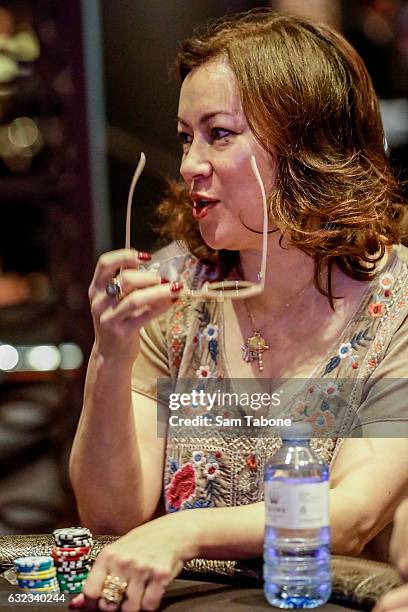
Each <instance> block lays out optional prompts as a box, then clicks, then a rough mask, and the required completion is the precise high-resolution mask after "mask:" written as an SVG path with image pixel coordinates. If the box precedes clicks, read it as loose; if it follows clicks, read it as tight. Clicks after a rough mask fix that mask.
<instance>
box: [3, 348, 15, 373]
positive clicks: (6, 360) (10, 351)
mask: <svg viewBox="0 0 408 612" xmlns="http://www.w3.org/2000/svg"><path fill="white" fill-rule="evenodd" d="M18 359H19V357H18V351H17V349H15V348H14V346H11V345H10V344H2V345H1V346H0V370H4V371H8V370H12V369H13V368H15V367H16V365H17V364H18Z"/></svg>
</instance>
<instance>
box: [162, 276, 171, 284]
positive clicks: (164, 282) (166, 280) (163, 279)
mask: <svg viewBox="0 0 408 612" xmlns="http://www.w3.org/2000/svg"><path fill="white" fill-rule="evenodd" d="M169 282H170V281H169V279H168V278H166V277H165V276H162V278H161V280H160V283H161V284H162V285H166V284H167V283H169Z"/></svg>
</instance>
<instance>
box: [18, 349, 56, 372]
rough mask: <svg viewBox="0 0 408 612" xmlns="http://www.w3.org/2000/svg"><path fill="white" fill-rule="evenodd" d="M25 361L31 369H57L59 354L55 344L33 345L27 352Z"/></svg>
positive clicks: (47, 370)
mask: <svg viewBox="0 0 408 612" xmlns="http://www.w3.org/2000/svg"><path fill="white" fill-rule="evenodd" d="M26 361H27V363H28V365H29V366H30V367H31V368H32V369H33V370H39V371H41V372H49V371H51V370H57V369H58V367H59V365H60V363H61V355H60V352H59V350H58V349H57V347H56V346H52V345H50V344H49V345H44V346H35V347H34V348H32V349H30V350H29V351H28V352H27V355H26Z"/></svg>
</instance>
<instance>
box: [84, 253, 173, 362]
mask: <svg viewBox="0 0 408 612" xmlns="http://www.w3.org/2000/svg"><path fill="white" fill-rule="evenodd" d="M148 257H149V256H148V255H147V254H146V253H141V252H140V251H135V250H133V249H122V250H118V251H111V252H109V253H104V254H103V255H101V257H100V258H99V260H98V263H97V265H96V268H95V273H94V277H93V279H92V282H91V285H90V287H89V300H90V303H91V311H92V317H93V322H94V327H95V338H96V342H95V348H96V352H97V354H98V355H101V356H103V357H104V358H105V359H106V358H109V357H113V358H115V359H117V358H118V357H120V358H126V359H127V360H128V361H129V363H132V362H133V361H134V359H135V358H136V356H137V353H138V349H139V334H138V333H137V332H138V331H139V330H140V328H141V327H142V325H145V324H146V323H147V322H148V321H149V320H150V319H153V318H154V317H157V316H159V315H160V314H162V313H163V312H165V311H166V310H167V308H169V306H170V305H171V300H172V298H174V297H177V295H178V291H179V289H180V288H181V284H180V283H170V284H169V283H168V282H166V281H165V284H163V279H161V278H160V276H159V275H158V274H157V273H156V272H147V271H142V270H140V271H139V270H138V267H139V265H140V264H142V263H146V260H147V259H148ZM118 270H120V272H119V274H118V280H119V282H120V286H121V290H122V293H121V296H120V299H118V298H116V297H110V296H109V295H108V294H107V293H106V284H107V282H108V281H109V280H110V279H112V278H113V277H114V276H115V275H116V273H117V272H118ZM164 280H165V279H164Z"/></svg>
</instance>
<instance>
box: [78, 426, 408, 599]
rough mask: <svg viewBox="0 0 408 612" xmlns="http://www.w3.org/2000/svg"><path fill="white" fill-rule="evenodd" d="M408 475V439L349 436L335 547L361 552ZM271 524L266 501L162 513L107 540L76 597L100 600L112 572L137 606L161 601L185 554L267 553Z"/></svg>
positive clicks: (335, 485) (333, 511) (336, 494)
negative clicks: (111, 541)
mask: <svg viewBox="0 0 408 612" xmlns="http://www.w3.org/2000/svg"><path fill="white" fill-rule="evenodd" d="M407 483H408V440H406V439H378V438H377V439H375V438H374V439H349V440H346V441H345V442H344V443H343V445H342V448H341V451H340V452H339V455H338V457H337V459H336V462H335V465H334V467H333V472H332V481H331V484H332V489H331V492H330V524H331V531H332V551H333V552H334V553H339V554H347V555H357V554H359V553H360V552H361V551H362V549H363V548H364V546H365V544H366V543H367V542H369V541H370V539H371V538H373V537H374V536H375V535H376V534H377V533H378V532H379V531H380V530H381V529H382V528H383V527H384V526H385V525H387V524H388V523H389V522H390V520H391V519H392V515H393V513H394V510H395V507H396V506H397V505H398V503H399V501H400V500H401V499H402V498H403V497H404V495H405V494H406V487H407ZM264 525H265V510H264V504H263V503H257V504H251V505H247V506H236V507H232V508H230V507H225V508H203V509H197V510H185V511H182V512H177V513H172V514H169V515H166V516H162V517H160V518H158V519H155V520H154V521H151V522H149V523H147V524H145V525H142V526H141V527H138V528H136V529H133V530H132V531H131V532H129V533H128V534H126V535H125V536H124V537H123V538H120V539H119V540H118V541H117V542H115V543H114V544H111V545H110V546H107V547H106V548H105V549H104V550H103V552H102V553H101V554H100V555H99V557H98V558H97V560H96V563H95V565H94V567H93V570H92V572H91V574H90V576H89V578H88V580H87V582H86V585H85V587H84V591H83V595H80V596H78V597H76V598H75V599H74V603H73V605H74V606H75V607H81V606H82V605H83V604H84V603H88V604H91V605H92V604H94V603H95V602H96V601H97V600H98V598H99V597H100V594H101V591H102V588H103V581H104V578H105V576H106V575H107V574H110V575H114V576H120V578H121V579H122V580H125V581H126V582H128V584H129V587H128V590H127V598H128V599H127V603H128V604H129V606H133V607H132V609H135V610H138V609H140V608H144V607H145V606H146V607H147V609H155V606H156V607H157V606H158V605H159V601H160V598H161V597H162V595H163V593H164V590H165V588H166V586H167V585H168V584H169V582H170V581H171V580H172V579H173V578H174V577H175V576H176V575H177V574H178V572H179V571H180V569H181V568H182V566H183V563H184V562H185V561H187V560H189V559H192V558H194V557H203V558H208V559H239V558H246V557H259V556H261V555H262V549H263V537H264Z"/></svg>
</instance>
